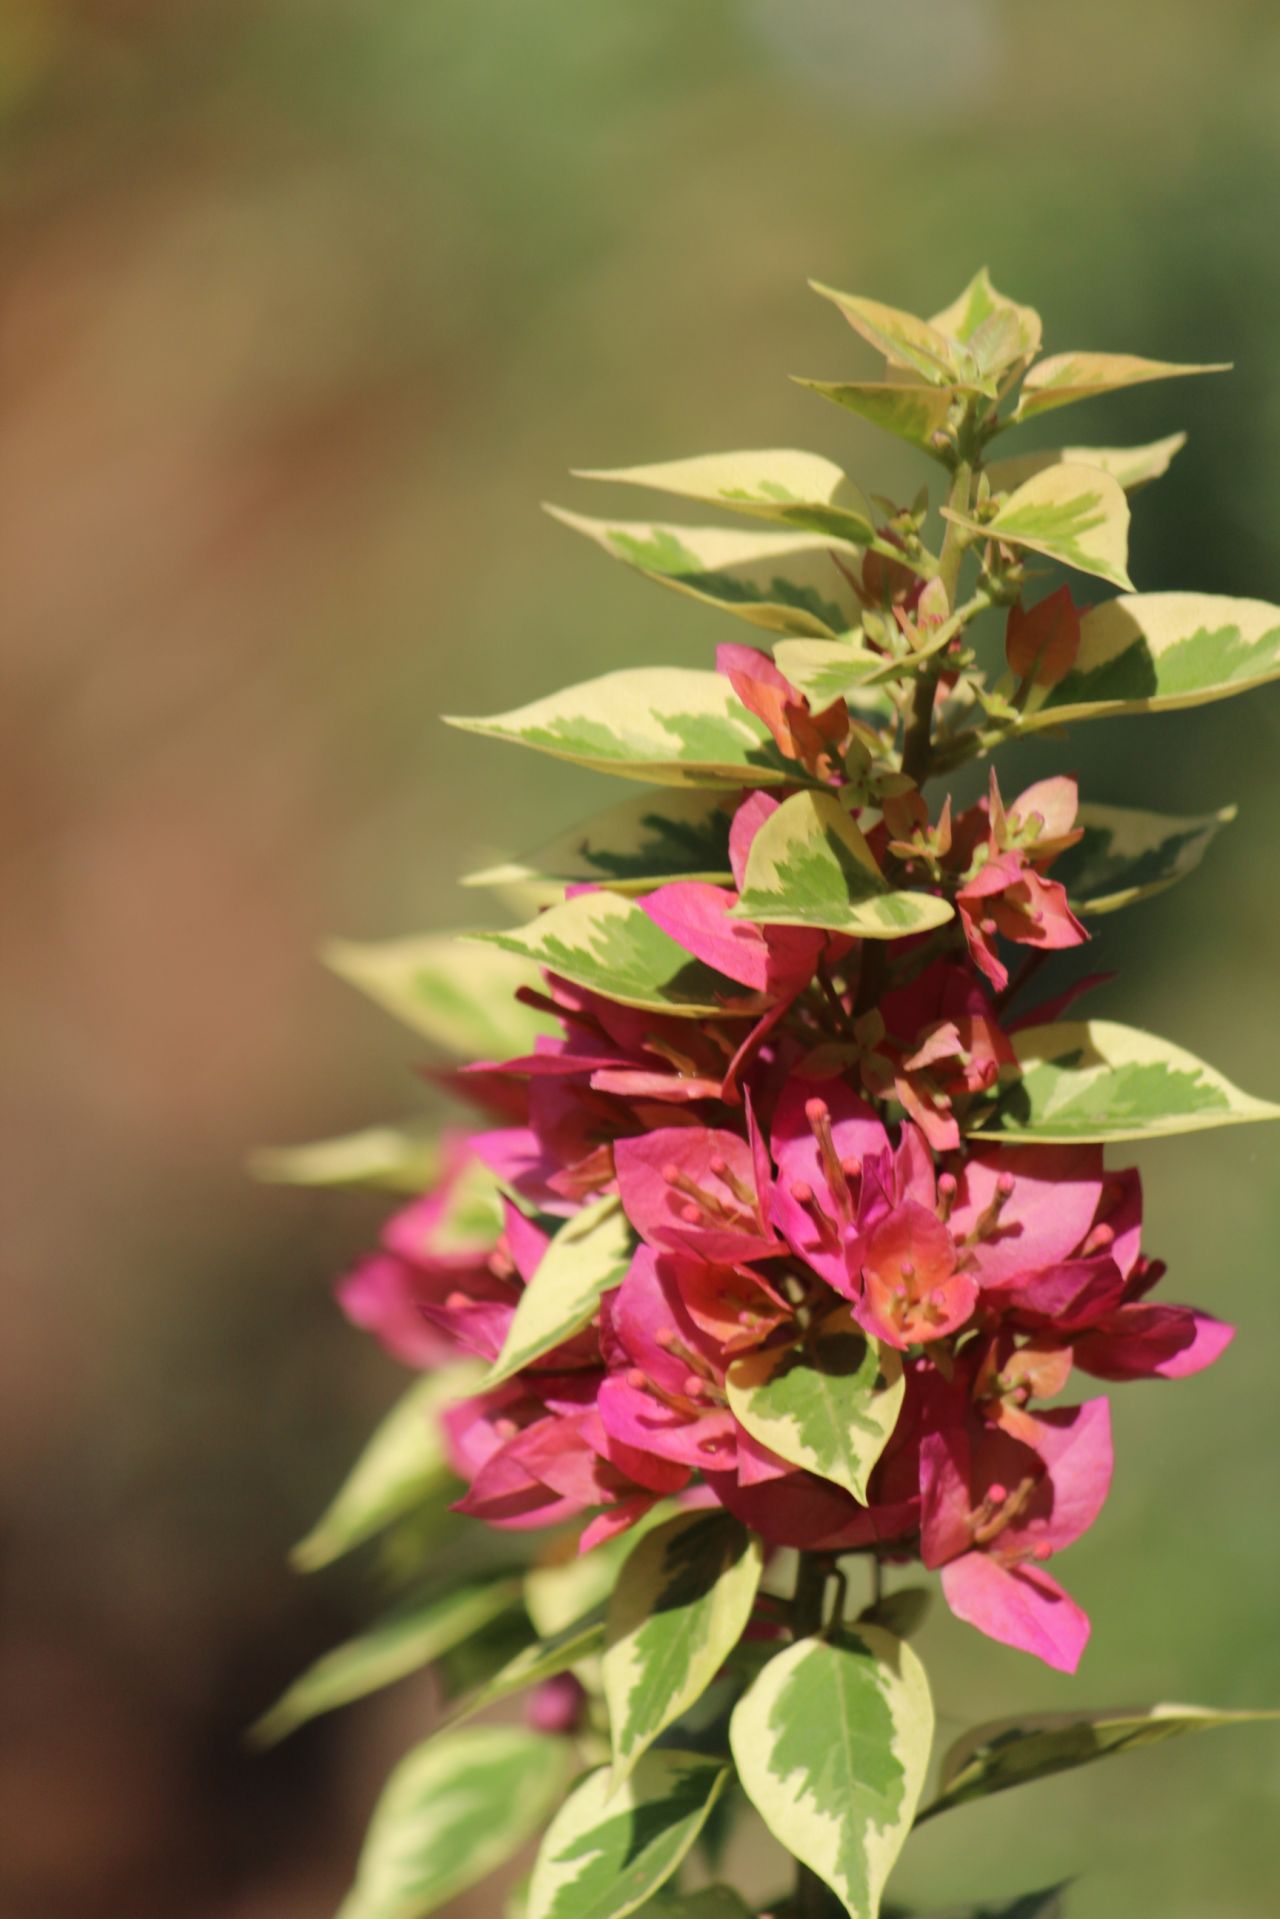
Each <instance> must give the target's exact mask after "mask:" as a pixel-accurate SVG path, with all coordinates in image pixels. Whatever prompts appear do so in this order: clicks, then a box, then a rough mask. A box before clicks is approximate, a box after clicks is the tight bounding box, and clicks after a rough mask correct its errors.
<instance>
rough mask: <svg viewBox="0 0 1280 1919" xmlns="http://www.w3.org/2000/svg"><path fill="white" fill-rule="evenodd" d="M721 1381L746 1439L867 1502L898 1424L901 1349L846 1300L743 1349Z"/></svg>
mask: <svg viewBox="0 0 1280 1919" xmlns="http://www.w3.org/2000/svg"><path fill="white" fill-rule="evenodd" d="M726 1386H727V1390H728V1394H729V1406H730V1409H731V1411H732V1412H733V1414H734V1416H735V1417H736V1418H737V1419H738V1420H739V1421H740V1422H741V1423H742V1425H744V1426H745V1427H746V1429H747V1431H748V1432H749V1433H750V1434H751V1436H752V1438H753V1439H758V1440H759V1441H760V1444H761V1445H762V1446H768V1447H770V1448H771V1449H772V1450H773V1451H774V1452H775V1453H777V1454H778V1455H779V1457H780V1458H782V1459H785V1460H788V1461H789V1462H790V1463H791V1464H792V1465H793V1466H803V1467H804V1468H805V1470H806V1471H808V1472H811V1473H817V1474H818V1475H819V1477H820V1478H822V1479H830V1480H832V1481H834V1483H835V1484H836V1485H837V1486H843V1487H844V1489H845V1491H846V1492H849V1493H852V1494H853V1496H854V1498H855V1499H856V1500H858V1501H860V1503H861V1504H863V1505H865V1504H866V1503H867V1480H868V1478H869V1477H870V1475H871V1471H872V1468H873V1467H874V1466H875V1463H876V1461H877V1460H878V1459H879V1457H880V1455H881V1453H882V1452H883V1451H884V1449H885V1447H886V1445H887V1444H888V1442H889V1439H890V1436H891V1434H892V1432H893V1429H894V1427H895V1425H896V1424H897V1421H898V1413H899V1411H900V1410H901V1407H902V1399H903V1394H904V1393H905V1391H906V1381H905V1379H904V1377H903V1371H902V1356H901V1354H900V1353H896V1352H894V1350H893V1348H892V1347H889V1346H881V1345H880V1344H879V1343H878V1342H877V1341H876V1340H874V1339H868V1338H867V1336H866V1334H865V1333H864V1332H862V1330H861V1329H860V1328H859V1327H858V1326H857V1325H856V1324H855V1323H854V1320H853V1316H852V1314H851V1313H850V1312H849V1310H848V1308H847V1307H841V1308H840V1309H839V1311H837V1312H834V1313H831V1314H829V1315H828V1316H827V1317H826V1318H825V1319H824V1320H823V1321H822V1322H821V1323H820V1324H819V1325H818V1326H816V1327H814V1328H812V1329H811V1330H810V1331H809V1333H808V1334H807V1335H805V1336H803V1337H802V1338H800V1339H796V1340H793V1341H791V1342H790V1343H789V1344H787V1345H785V1346H765V1347H761V1348H760V1349H759V1350H758V1351H756V1352H752V1353H743V1354H742V1355H741V1356H740V1357H739V1358H737V1359H735V1360H734V1361H733V1363H732V1365H731V1366H730V1368H729V1372H728V1377H727V1380H726Z"/></svg>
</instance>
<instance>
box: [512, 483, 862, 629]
mask: <svg viewBox="0 0 1280 1919" xmlns="http://www.w3.org/2000/svg"><path fill="white" fill-rule="evenodd" d="M547 511H548V513H550V514H551V516H552V518H553V519H556V520H559V521H560V523H561V524H562V525H563V526H568V527H572V528H573V530H574V531H575V532H576V533H585V534H586V536H587V538H588V539H589V540H594V541H595V543H596V545H597V546H601V547H603V548H604V550H605V552H606V553H609V554H611V555H612V556H613V557H614V558H615V559H618V560H622V561H624V562H625V564H626V565H627V566H632V567H634V568H635V569H636V571H637V572H638V573H642V574H643V575H644V576H645V578H646V579H649V580H656V581H657V582H658V584H659V585H660V586H670V587H674V589H675V590H676V592H677V593H687V594H688V595H689V597H690V599H694V600H701V601H703V602H704V603H705V604H706V605H708V606H718V607H723V609H724V610H725V612H726V613H736V614H737V616H738V618H739V619H742V620H747V621H749V622H750V624H751V625H752V626H759V627H764V628H765V630H766V631H767V632H770V633H804V634H815V633H817V634H830V633H843V632H844V631H845V630H846V629H847V628H848V627H851V626H855V625H856V624H857V621H858V610H859V601H858V598H857V595H856V594H855V593H854V591H853V588H852V587H851V586H850V585H849V582H848V579H847V578H846V576H845V574H844V573H842V572H841V570H840V567H839V566H838V565H837V564H836V558H835V557H833V553H832V540H831V537H830V535H824V534H818V533H755V532H752V533H743V532H740V531H738V530H737V529H736V528H733V527H721V526H667V525H663V524H660V523H654V522H651V521H647V520H595V519H588V518H586V517H585V516H584V515H582V514H580V513H566V512H565V511H564V510H563V508H561V507H558V506H551V507H548V508H547ZM835 544H836V545H837V546H838V547H841V548H843V549H844V554H845V565H846V568H848V567H850V566H857V565H858V564H860V561H861V553H860V551H859V549H858V548H857V547H854V546H847V545H846V543H845V542H844V541H843V540H837V541H836V543H835Z"/></svg>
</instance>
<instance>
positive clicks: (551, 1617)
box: [524, 1499, 675, 1639]
mask: <svg viewBox="0 0 1280 1919" xmlns="http://www.w3.org/2000/svg"><path fill="white" fill-rule="evenodd" d="M674 1511H675V1508H674V1507H673V1505H672V1502H671V1501H670V1500H667V1499H664V1500H660V1501H659V1502H658V1504H657V1505H656V1506H653V1507H651V1508H650V1509H649V1511H648V1512H647V1513H645V1514H644V1516H643V1517H642V1518H641V1519H639V1520H637V1522H636V1524H635V1525H634V1526H632V1527H631V1529H630V1531H629V1532H626V1533H621V1534H618V1535H617V1536H616V1537H614V1538H613V1539H607V1540H605V1542H604V1543H603V1545H600V1546H593V1547H592V1549H591V1551H590V1552H589V1553H581V1552H579V1551H578V1544H577V1540H576V1539H575V1538H573V1537H572V1536H569V1537H567V1538H566V1537H561V1539H560V1540H558V1541H557V1542H556V1544H555V1546H554V1547H553V1548H551V1549H550V1550H549V1551H548V1552H547V1554H546V1556H545V1558H544V1559H543V1561H542V1563H541V1564H540V1565H536V1566H531V1567H530V1569H529V1571H528V1572H527V1573H526V1574H525V1579H524V1603H525V1607H526V1610H527V1611H528V1614H529V1617H530V1619H531V1620H532V1621H533V1624H534V1627H535V1629H536V1630H537V1631H538V1632H540V1633H541V1634H542V1636H543V1638H544V1639H545V1638H548V1637H550V1636H551V1635H552V1634H554V1633H558V1632H561V1631H562V1630H563V1629H564V1628H565V1627H566V1626H569V1625H572V1624H573V1623H575V1622H576V1621H578V1620H580V1619H581V1618H582V1617H583V1615H584V1614H586V1613H594V1611H595V1609H596V1608H597V1607H600V1606H603V1604H604V1602H605V1600H606V1599H607V1598H608V1597H609V1594H610V1593H611V1592H612V1591H613V1588H614V1583H615V1581H616V1579H617V1577H618V1572H619V1570H620V1568H621V1566H622V1562H623V1560H624V1559H625V1558H626V1556H627V1554H628V1553H629V1552H630V1551H631V1550H632V1549H633V1547H634V1546H635V1543H636V1540H637V1539H638V1538H641V1537H642V1536H643V1535H644V1534H645V1533H647V1532H652V1531H653V1530H654V1528H655V1527H656V1526H660V1525H662V1524H663V1522H664V1521H665V1520H667V1519H670V1518H671V1517H672V1515H673V1512H674Z"/></svg>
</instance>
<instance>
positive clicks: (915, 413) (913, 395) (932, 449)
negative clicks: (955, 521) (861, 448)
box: [792, 375, 958, 459]
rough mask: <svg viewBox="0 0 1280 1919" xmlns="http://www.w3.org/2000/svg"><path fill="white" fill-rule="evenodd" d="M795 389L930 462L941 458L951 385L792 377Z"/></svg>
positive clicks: (953, 395)
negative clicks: (853, 417) (902, 442)
mask: <svg viewBox="0 0 1280 1919" xmlns="http://www.w3.org/2000/svg"><path fill="white" fill-rule="evenodd" d="M792 378H793V381H794V384H795V385H796V386H802V387H807V388H808V390H809V392H810V393H817V394H820V395H821V397H822V398H823V399H824V400H831V401H833V402H834V404H835V405H836V406H842V407H844V408H846V409H847V411H848V412H850V413H856V414H857V415H858V417H859V418H860V419H863V420H866V421H868V422H869V423H870V424H871V425H872V426H878V427H881V428H882V429H883V430H884V431H885V432H886V433H893V434H896V436H897V438H898V439H900V440H905V441H906V442H907V444H908V445H909V446H914V447H918V448H919V449H920V451H921V452H922V453H928V454H930V455H932V457H933V458H934V459H941V458H943V457H944V451H945V447H946V438H945V429H946V426H947V423H948V420H949V418H950V415H951V409H952V407H953V405H954V404H955V399H956V394H957V391H958V389H957V388H955V387H952V386H920V385H912V384H910V383H909V382H907V381H905V380H903V381H897V380H808V379H804V378H802V377H800V376H799V375H793V376H792Z"/></svg>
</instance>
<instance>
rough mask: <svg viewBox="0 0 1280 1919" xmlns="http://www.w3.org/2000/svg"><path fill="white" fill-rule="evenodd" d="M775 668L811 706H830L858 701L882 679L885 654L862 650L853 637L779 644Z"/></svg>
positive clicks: (863, 648) (782, 641)
mask: <svg viewBox="0 0 1280 1919" xmlns="http://www.w3.org/2000/svg"><path fill="white" fill-rule="evenodd" d="M773 658H774V664H775V665H776V666H777V668H778V671H779V672H780V673H782V674H784V675H785V677H786V678H787V679H788V680H790V682H791V684H792V686H794V687H795V688H796V690H797V691H798V692H800V693H803V694H804V696H805V698H806V699H807V700H808V701H809V703H810V705H811V706H814V707H817V708H821V707H824V706H829V705H830V704H831V702H832V700H839V699H849V700H856V698H857V696H858V694H859V693H860V692H861V691H862V689H863V688H865V687H866V686H867V685H868V684H869V683H870V682H871V681H872V680H873V679H874V678H876V677H878V676H880V675H882V673H883V670H884V667H885V664H886V661H885V656H884V654H883V653H873V652H871V651H870V649H869V648H867V647H863V646H859V645H858V644H857V642H856V640H855V639H853V638H852V637H850V638H848V639H842V640H779V641H778V643H777V644H776V646H775V647H774V649H773Z"/></svg>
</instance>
